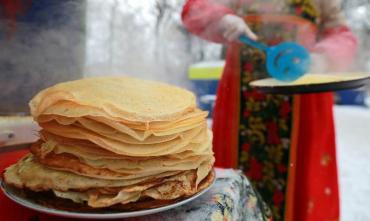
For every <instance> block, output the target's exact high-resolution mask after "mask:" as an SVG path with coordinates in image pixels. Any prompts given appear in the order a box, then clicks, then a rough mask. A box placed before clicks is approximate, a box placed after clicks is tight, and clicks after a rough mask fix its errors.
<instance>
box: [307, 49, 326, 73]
mask: <svg viewBox="0 0 370 221" xmlns="http://www.w3.org/2000/svg"><path fill="white" fill-rule="evenodd" d="M328 70H329V64H328V60H327V58H326V57H325V55H323V54H319V53H311V67H310V73H311V74H323V73H325V72H327V71H328Z"/></svg>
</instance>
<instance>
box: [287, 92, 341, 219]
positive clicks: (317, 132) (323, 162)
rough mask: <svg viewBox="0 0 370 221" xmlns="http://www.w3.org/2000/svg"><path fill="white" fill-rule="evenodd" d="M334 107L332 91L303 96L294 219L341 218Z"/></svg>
mask: <svg viewBox="0 0 370 221" xmlns="http://www.w3.org/2000/svg"><path fill="white" fill-rule="evenodd" d="M332 108H333V95H332V94H331V93H323V94H307V95H301V104H300V119H299V122H300V125H299V129H298V144H297V146H298V148H297V169H296V171H297V172H296V181H295V182H296V185H295V186H296V187H295V195H294V196H295V198H294V202H295V203H294V219H293V220H300V221H314V220H337V219H338V218H339V192H338V177H337V163H336V152H335V129H334V123H333V111H332Z"/></svg>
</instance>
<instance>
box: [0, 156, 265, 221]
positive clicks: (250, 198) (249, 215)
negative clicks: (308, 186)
mask: <svg viewBox="0 0 370 221" xmlns="http://www.w3.org/2000/svg"><path fill="white" fill-rule="evenodd" d="M23 154H24V151H21V152H18V153H10V154H1V155H0V169H1V170H3V169H4V168H5V167H6V166H8V165H9V164H10V163H13V162H15V161H16V160H17V159H18V158H19V157H20V156H21V155H23ZM216 175H217V180H216V182H215V184H214V185H213V187H212V188H211V189H210V190H209V191H208V192H207V193H205V194H204V195H202V196H201V197H199V198H197V199H195V200H194V201H192V202H190V203H188V204H185V205H183V206H180V207H178V208H176V209H172V210H168V211H165V212H161V213H157V214H153V215H148V216H142V217H136V218H130V219H125V220H128V221H134V220H135V221H144V220H150V221H167V220H168V221H169V220H171V221H172V220H176V221H177V220H185V221H206V220H207V221H208V220H209V221H213V220H214V221H216V220H217V221H218V220H220V221H226V220H243V221H264V220H266V219H265V218H264V214H267V213H269V212H268V209H266V207H265V206H264V203H263V202H262V201H261V200H260V197H258V194H256V191H255V190H254V188H253V187H252V186H251V185H250V183H249V181H248V179H247V178H246V177H245V176H244V175H243V174H242V173H241V172H240V171H236V170H225V169H216ZM0 192H1V191H0ZM0 214H1V216H0V219H1V220H3V221H13V220H17V221H23V220H24V221H28V220H29V221H33V220H35V221H36V220H42V221H59V220H74V219H66V218H61V217H54V216H50V215H45V214H40V213H38V212H35V211H31V210H28V209H26V208H23V207H21V206H19V205H17V204H15V203H13V202H12V201H10V200H9V199H7V198H6V197H5V196H4V194H3V193H2V192H1V193H0Z"/></svg>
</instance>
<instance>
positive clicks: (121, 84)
mask: <svg viewBox="0 0 370 221" xmlns="http://www.w3.org/2000/svg"><path fill="white" fill-rule="evenodd" d="M169 95H170V96H169ZM59 101H70V102H73V103H76V104H77V105H82V106H86V107H89V108H90V107H91V110H90V111H89V112H88V114H89V115H92V116H99V115H100V114H101V113H104V116H111V117H115V118H120V119H123V120H128V121H133V122H135V121H139V122H148V121H149V122H150V121H159V120H161V121H166V120H169V121H171V120H174V119H177V118H179V117H181V116H182V115H183V114H185V113H187V112H190V111H193V110H194V109H195V107H196V102H195V96H194V94H193V93H191V92H189V91H187V90H184V89H181V88H178V87H174V86H171V85H168V84H164V83H159V82H154V81H147V80H141V79H136V78H131V77H125V76H121V77H94V78H85V79H81V80H76V81H69V82H64V83H60V84H57V85H55V86H52V87H50V88H47V89H45V90H43V91H41V92H39V93H38V94H37V95H36V96H35V97H34V98H33V99H32V100H31V101H30V108H31V113H32V116H34V118H35V119H37V117H38V116H39V115H41V114H42V113H43V112H44V111H45V110H46V109H47V108H49V107H50V106H52V105H53V104H55V103H57V102H59ZM163 107H166V108H163ZM75 110H76V111H77V110H80V109H78V108H76V109H75ZM61 111H63V110H61ZM85 115H86V110H81V116H85Z"/></svg>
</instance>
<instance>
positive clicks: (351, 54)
mask: <svg viewBox="0 0 370 221" xmlns="http://www.w3.org/2000/svg"><path fill="white" fill-rule="evenodd" d="M319 7H320V9H321V17H322V20H321V24H320V28H321V34H320V38H319V42H318V43H317V44H316V46H315V47H314V49H313V51H314V52H317V53H321V54H324V55H325V57H326V58H327V61H328V63H329V68H330V71H345V70H347V69H348V68H349V67H350V66H351V65H352V63H353V60H354V58H355V56H356V52H357V38H356V37H355V35H354V34H353V33H352V31H351V30H350V29H349V27H348V26H347V25H346V23H345V19H344V15H343V13H342V11H341V9H340V5H339V2H338V1H337V0H321V1H319Z"/></svg>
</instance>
